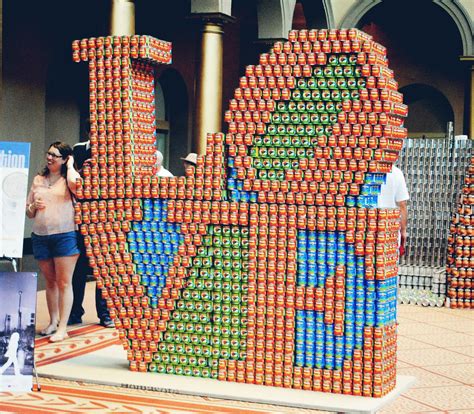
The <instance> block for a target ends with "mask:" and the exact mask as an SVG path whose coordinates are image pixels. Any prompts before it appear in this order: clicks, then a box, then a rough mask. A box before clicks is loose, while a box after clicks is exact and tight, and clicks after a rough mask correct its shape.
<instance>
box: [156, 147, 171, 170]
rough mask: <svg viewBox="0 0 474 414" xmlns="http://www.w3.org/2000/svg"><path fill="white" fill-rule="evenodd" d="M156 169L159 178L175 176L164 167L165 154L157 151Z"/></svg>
mask: <svg viewBox="0 0 474 414" xmlns="http://www.w3.org/2000/svg"><path fill="white" fill-rule="evenodd" d="M155 169H156V172H155V175H156V176H158V177H173V174H171V172H170V171H168V170H167V169H166V168H165V167H163V154H162V153H161V152H160V151H158V150H157V151H156V163H155Z"/></svg>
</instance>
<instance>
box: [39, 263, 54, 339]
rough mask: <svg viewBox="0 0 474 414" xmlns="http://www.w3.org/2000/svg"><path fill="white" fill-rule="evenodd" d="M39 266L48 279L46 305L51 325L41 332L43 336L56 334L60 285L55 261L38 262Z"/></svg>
mask: <svg viewBox="0 0 474 414" xmlns="http://www.w3.org/2000/svg"><path fill="white" fill-rule="evenodd" d="M38 265H39V268H40V270H41V273H43V276H44V278H45V279H46V303H47V304H48V311H49V325H48V326H47V327H46V328H45V329H43V330H42V331H41V333H42V334H43V335H51V334H52V333H54V332H56V329H57V327H58V323H59V305H58V303H59V302H58V285H57V284H56V271H55V266H54V261H53V259H45V260H38Z"/></svg>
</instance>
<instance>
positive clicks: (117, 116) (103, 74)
mask: <svg viewBox="0 0 474 414" xmlns="http://www.w3.org/2000/svg"><path fill="white" fill-rule="evenodd" d="M72 48H73V59H74V61H76V62H80V61H87V62H89V108H90V143H91V152H92V156H93V160H94V164H93V165H92V166H89V165H87V166H85V167H84V170H83V175H84V179H83V181H81V182H80V183H79V185H78V197H79V198H85V199H98V198H101V199H108V198H112V199H115V198H122V199H123V198H125V197H126V198H133V197H142V196H144V197H150V196H151V194H150V193H149V191H148V192H147V191H145V193H144V194H143V191H142V185H143V186H144V187H145V190H146V185H147V183H148V185H149V181H150V176H151V174H152V170H153V166H154V164H155V161H156V155H155V152H156V148H155V138H156V120H155V81H154V70H153V66H152V64H153V63H155V64H156V63H171V44H170V43H168V42H163V41H160V40H157V39H154V38H152V37H150V36H108V37H98V38H90V39H82V40H76V41H74V42H73V44H72ZM137 58H140V59H139V60H137ZM132 175H134V176H135V180H136V182H135V183H134V182H133V181H132ZM142 176H143V182H142V181H141V178H142Z"/></svg>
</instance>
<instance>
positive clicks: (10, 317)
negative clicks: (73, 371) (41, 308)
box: [0, 272, 38, 392]
mask: <svg viewBox="0 0 474 414" xmlns="http://www.w3.org/2000/svg"><path fill="white" fill-rule="evenodd" d="M37 281H38V278H37V274H36V273H32V272H19V273H13V272H1V273H0V392H4V391H14V392H30V391H31V388H32V385H33V367H34V346H35V324H36V288H37Z"/></svg>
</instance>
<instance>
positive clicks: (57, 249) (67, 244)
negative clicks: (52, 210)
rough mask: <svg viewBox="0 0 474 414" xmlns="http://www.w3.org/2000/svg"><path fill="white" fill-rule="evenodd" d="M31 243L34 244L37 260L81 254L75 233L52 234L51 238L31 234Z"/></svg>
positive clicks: (34, 253)
mask: <svg viewBox="0 0 474 414" xmlns="http://www.w3.org/2000/svg"><path fill="white" fill-rule="evenodd" d="M31 242H32V244H33V255H34V257H35V259H36V260H46V259H52V258H53V257H64V256H74V255H76V254H79V248H78V246H77V235H76V232H75V231H69V232H67V233H59V234H51V235H49V236H38V235H37V234H35V233H31Z"/></svg>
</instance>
